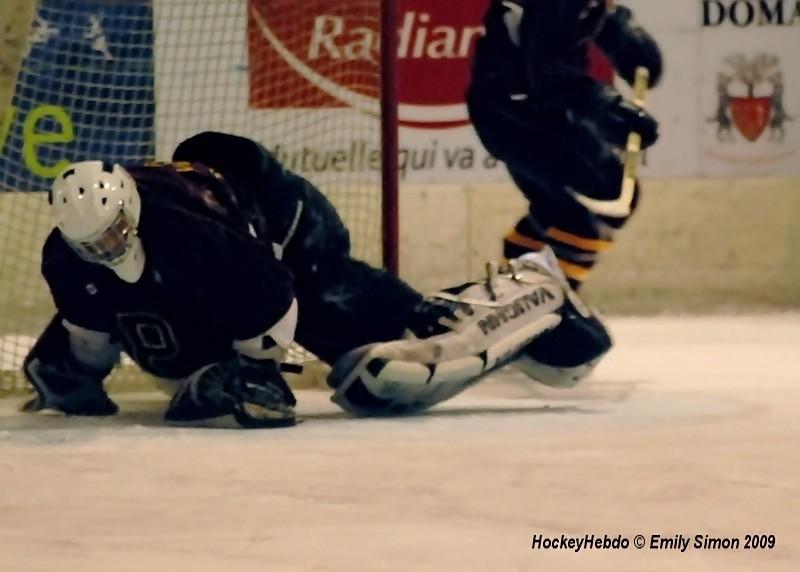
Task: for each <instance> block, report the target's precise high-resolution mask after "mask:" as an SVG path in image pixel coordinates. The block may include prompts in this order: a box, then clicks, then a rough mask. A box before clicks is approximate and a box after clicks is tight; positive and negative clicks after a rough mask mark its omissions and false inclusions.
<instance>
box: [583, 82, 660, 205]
mask: <svg viewBox="0 0 800 572" xmlns="http://www.w3.org/2000/svg"><path fill="white" fill-rule="evenodd" d="M649 84H650V72H649V71H648V70H647V68H645V67H643V66H639V67H638V68H636V78H635V80H634V82H633V103H634V104H635V105H636V106H638V107H640V108H642V109H644V105H645V98H646V97H647V88H648V86H649ZM641 152H642V137H641V136H640V135H639V134H638V133H630V134H629V135H628V141H627V145H626V146H625V161H624V163H623V171H622V188H621V189H620V195H619V198H616V199H614V200H610V201H608V200H600V199H593V198H591V197H587V196H586V195H583V194H579V193H577V192H573V196H574V197H575V199H576V200H577V201H578V202H579V203H581V204H582V205H583V206H585V207H586V208H587V209H588V210H590V211H591V212H593V213H595V214H598V215H601V216H607V217H614V218H624V217H627V216H630V214H631V211H632V209H633V198H634V194H635V191H636V169H637V166H638V165H639V158H640V156H641Z"/></svg>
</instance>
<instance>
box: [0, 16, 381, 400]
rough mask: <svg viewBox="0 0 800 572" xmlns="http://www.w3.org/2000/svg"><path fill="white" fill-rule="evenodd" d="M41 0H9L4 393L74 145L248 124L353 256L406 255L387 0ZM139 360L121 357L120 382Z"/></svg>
mask: <svg viewBox="0 0 800 572" xmlns="http://www.w3.org/2000/svg"><path fill="white" fill-rule="evenodd" d="M32 4H33V3H32V0H8V1H6V2H4V3H3V7H2V8H0V20H2V21H3V23H4V25H5V24H6V23H8V25H5V27H4V29H3V30H2V31H0V34H3V36H2V38H0V40H1V41H0V74H2V75H0V146H1V147H0V261H1V262H0V394H2V393H4V392H6V393H7V392H9V391H17V390H20V389H22V388H23V387H24V381H23V378H22V376H21V375H20V374H19V369H20V365H21V363H22V360H23V358H24V356H25V354H26V352H27V351H28V349H29V348H30V346H31V344H32V343H33V341H34V339H35V337H36V336H37V335H38V333H39V332H41V330H42V328H43V327H44V326H45V325H46V323H47V321H48V320H49V319H50V317H51V316H52V314H53V307H52V303H51V301H50V297H49V294H48V292H47V288H46V286H45V284H44V282H43V280H42V279H41V277H40V273H39V265H40V249H41V246H42V244H43V240H44V238H45V236H46V234H47V233H48V232H49V231H50V229H51V228H52V222H51V220H50V218H49V214H48V212H47V200H46V193H44V192H43V191H46V189H47V188H48V186H49V181H50V178H51V177H53V176H54V175H55V174H56V173H57V172H58V171H59V170H60V169H61V168H62V167H63V166H64V164H66V163H67V162H70V161H75V160H80V159H89V158H103V159H106V160H110V161H117V162H123V163H124V162H135V161H141V160H149V159H153V158H155V159H162V160H164V159H168V158H169V157H170V155H171V152H172V150H173V149H174V147H175V146H176V144H177V143H178V142H180V141H181V140H182V139H184V138H186V137H188V136H191V135H192V134H194V133H197V132H199V131H202V130H219V131H227V132H232V133H236V134H239V135H244V136H248V137H251V138H253V139H256V140H258V141H259V142H261V143H262V144H264V145H265V146H266V147H267V148H268V149H270V150H271V151H273V152H274V153H275V154H276V155H277V156H278V157H279V158H280V159H281V160H282V161H283V163H284V164H285V165H286V166H287V167H289V168H291V169H292V170H294V171H295V172H297V173H299V174H301V175H303V176H305V177H307V178H308V179H310V180H311V181H313V182H314V183H315V184H317V186H319V187H320V188H321V189H322V190H323V191H324V192H325V193H326V194H327V195H328V196H329V198H330V199H331V200H332V202H333V203H334V204H335V205H336V207H337V209H338V210H339V212H340V214H341V216H342V218H343V219H344V220H345V222H346V224H347V225H348V226H349V228H350V230H351V236H352V240H353V249H354V253H355V255H356V256H358V257H360V258H362V259H365V260H367V261H369V262H371V263H374V264H381V263H382V262H384V261H385V262H387V263H388V265H389V266H393V265H394V264H396V258H395V254H396V251H395V249H394V245H395V244H396V241H395V240H394V235H395V232H396V230H395V227H394V222H393V221H394V220H395V216H396V215H395V213H396V210H395V206H396V199H395V197H396V194H395V193H394V192H392V191H393V190H394V189H396V187H395V186H394V185H393V184H392V182H393V179H394V177H393V174H392V173H393V172H394V169H393V162H394V161H395V160H396V148H394V139H395V135H394V133H393V125H394V121H393V118H392V108H393V107H394V104H393V103H392V102H391V98H390V97H387V95H388V94H390V93H392V89H391V82H390V81H389V80H388V78H390V77H391V74H388V75H387V73H386V72H385V70H386V69H387V67H388V66H387V64H386V62H389V59H390V58H387V57H384V58H383V59H382V58H381V55H382V54H383V55H386V54H388V53H392V52H393V50H391V47H390V48H388V49H386V48H385V47H384V49H383V50H382V49H381V45H380V42H381V41H384V42H386V41H391V39H390V38H391V37H392V36H393V34H388V35H382V34H380V31H381V29H382V28H384V27H385V26H388V25H393V24H392V18H393V16H392V12H393V7H392V3H391V2H382V1H381V0H316V1H315V0H312V1H308V2H297V1H296V0H87V1H85V2H74V1H72V0H41V1H40V2H39V3H38V6H35V7H32ZM17 72H18V73H17ZM382 118H383V120H382ZM305 357H307V356H304V355H303V354H297V355H295V359H301V360H302V359H304V358H305ZM136 375H137V374H136V373H135V369H134V368H126V367H123V368H120V370H119V371H117V372H115V374H114V376H113V378H114V383H115V384H119V383H120V381H123V382H124V381H125V380H126V379H133V376H136Z"/></svg>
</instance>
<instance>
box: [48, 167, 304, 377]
mask: <svg viewBox="0 0 800 572" xmlns="http://www.w3.org/2000/svg"><path fill="white" fill-rule="evenodd" d="M128 171H129V172H130V174H131V176H132V177H133V178H134V179H135V180H136V183H137V187H138V190H139V193H140V195H141V200H142V212H141V218H140V222H139V237H140V238H141V240H142V243H143V245H144V250H145V253H146V256H145V260H146V263H145V269H144V274H143V276H142V278H141V279H140V280H139V281H138V282H136V283H134V284H130V283H127V282H123V281H122V280H120V279H119V278H118V277H117V276H116V275H115V274H114V273H113V272H112V271H111V270H110V269H109V268H106V267H104V266H101V265H98V264H93V263H90V262H86V261H84V260H83V259H82V258H80V257H79V256H78V255H77V254H76V253H75V252H74V251H73V250H72V248H71V247H70V246H69V245H68V244H67V243H66V242H65V241H64V239H63V238H62V237H61V234H60V232H59V231H58V230H54V231H53V232H52V233H51V234H50V236H49V237H48V239H47V241H46V243H45V246H44V250H43V262H42V273H43V275H44V277H45V279H46V281H47V283H48V285H49V287H50V290H51V292H52V295H53V299H54V301H55V304H56V307H57V309H58V311H59V313H60V314H61V316H62V317H63V318H64V319H66V320H67V321H68V322H70V323H71V324H74V325H76V326H80V327H83V328H86V329H89V330H95V331H100V332H109V333H111V334H112V336H113V339H115V340H116V341H118V342H119V343H120V344H121V345H122V347H123V349H124V350H125V351H126V352H127V353H128V354H129V355H130V356H131V357H132V358H133V359H134V361H136V362H137V363H138V364H139V365H140V366H141V367H142V368H143V369H145V370H146V371H148V372H149V373H152V374H154V375H156V376H159V377H164V378H180V377H184V376H187V375H189V374H190V373H192V372H193V371H195V370H197V369H198V368H200V367H202V366H203V365H206V364H209V363H212V362H215V361H219V360H223V359H227V358H229V357H230V356H231V355H232V353H233V349H232V345H231V344H232V341H233V340H236V339H239V340H246V339H250V338H253V337H256V336H258V335H260V334H261V333H263V332H265V331H266V330H268V329H269V328H270V327H271V326H272V325H273V324H275V322H277V321H278V320H279V319H280V318H281V317H282V316H283V315H284V314H285V313H286V311H287V310H288V308H289V306H290V304H291V301H292V298H293V287H292V278H291V276H290V274H289V273H288V271H287V270H286V269H285V268H284V266H283V265H282V264H281V263H280V262H279V261H277V260H276V258H275V255H274V252H273V249H272V244H271V242H270V241H269V240H265V239H259V238H255V237H254V236H253V234H252V233H251V232H250V231H249V228H248V222H247V220H246V216H245V215H244V214H243V213H242V212H240V211H239V210H237V209H236V208H235V204H233V203H232V202H233V201H234V194H233V191H232V189H230V187H228V186H227V183H226V182H225V181H224V179H222V177H221V176H220V175H218V174H217V173H215V172H213V171H211V170H210V169H208V168H206V167H205V166H203V165H200V164H193V163H168V164H153V165H149V166H142V167H131V168H128ZM226 203H228V204H226Z"/></svg>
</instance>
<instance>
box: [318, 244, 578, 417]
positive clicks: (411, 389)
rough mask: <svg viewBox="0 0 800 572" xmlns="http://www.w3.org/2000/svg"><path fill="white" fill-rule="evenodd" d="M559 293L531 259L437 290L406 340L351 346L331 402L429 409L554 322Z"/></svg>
mask: <svg viewBox="0 0 800 572" xmlns="http://www.w3.org/2000/svg"><path fill="white" fill-rule="evenodd" d="M565 296H566V290H565V288H564V285H563V284H562V283H561V282H559V281H558V280H557V279H556V278H555V277H554V276H553V275H552V273H551V272H550V270H548V269H545V268H544V267H542V266H541V265H540V264H538V263H537V262H536V261H535V260H525V259H523V260H520V261H514V262H512V264H511V265H509V267H508V268H506V269H503V270H502V271H500V272H499V273H494V272H492V273H489V276H488V277H487V280H486V281H485V282H480V283H469V284H465V285H463V286H459V287H457V288H451V289H448V290H445V291H442V292H439V293H437V294H435V295H434V296H432V297H431V298H429V299H426V300H424V301H423V302H422V303H420V304H419V305H418V306H417V309H416V311H415V314H414V315H413V316H412V319H411V321H410V323H409V325H408V334H407V337H406V338H405V339H401V340H396V341H391V342H385V343H376V344H372V345H368V346H365V347H361V348H358V349H356V350H353V351H351V352H349V353H348V354H346V355H345V356H343V357H342V358H341V359H340V360H339V361H338V362H337V363H336V365H335V366H334V368H333V371H332V372H331V374H330V376H329V378H328V383H329V385H331V387H333V388H334V389H335V393H334V396H333V401H334V402H336V403H337V404H339V405H340V406H341V407H342V408H343V409H345V410H347V411H350V412H352V413H355V414H359V415H380V414H403V413H412V412H416V411H420V410H423V409H426V408H429V407H431V406H433V405H435V404H436V403H439V402H441V401H444V400H445V399H449V398H450V397H453V396H454V395H456V394H458V393H460V392H461V391H463V390H464V389H466V388H467V387H469V386H471V385H473V384H474V383H476V382H477V381H479V380H480V379H481V378H483V377H484V376H485V375H487V374H489V373H491V372H493V371H495V370H497V369H498V368H500V367H502V366H504V365H506V364H508V363H510V362H512V361H513V360H515V359H516V358H517V357H518V356H519V354H520V352H521V351H522V350H523V349H524V348H525V347H527V346H528V345H529V344H530V343H531V341H533V340H534V339H535V338H537V337H538V336H540V335H541V334H542V333H543V332H546V331H548V330H550V329H552V328H555V327H556V326H558V324H559V323H560V322H561V308H562V306H563V304H564V301H565Z"/></svg>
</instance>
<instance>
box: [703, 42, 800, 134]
mask: <svg viewBox="0 0 800 572" xmlns="http://www.w3.org/2000/svg"><path fill="white" fill-rule="evenodd" d="M723 63H724V68H723V70H722V71H720V72H719V73H718V74H717V109H716V113H715V114H714V115H713V116H712V117H710V118H709V119H708V121H709V122H710V123H716V125H717V139H718V140H719V141H721V142H732V141H734V140H735V138H734V133H733V128H734V127H736V130H737V131H738V132H739V133H740V134H741V135H742V137H744V138H745V139H746V140H747V141H749V142H751V143H755V142H756V141H758V140H759V139H760V138H761V137H762V135H764V132H765V131H767V128H769V134H768V140H769V141H776V142H782V141H783V140H784V138H785V137H786V129H785V124H786V122H787V121H793V120H794V118H793V117H791V116H790V115H789V114H788V113H787V111H786V108H785V107H784V77H783V72H782V71H781V66H780V58H779V57H778V56H777V55H774V54H757V55H755V56H753V57H752V58H748V57H747V56H745V55H744V54H735V55H731V56H728V57H726V58H725V59H724V60H723ZM742 87H743V88H744V89H742Z"/></svg>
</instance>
